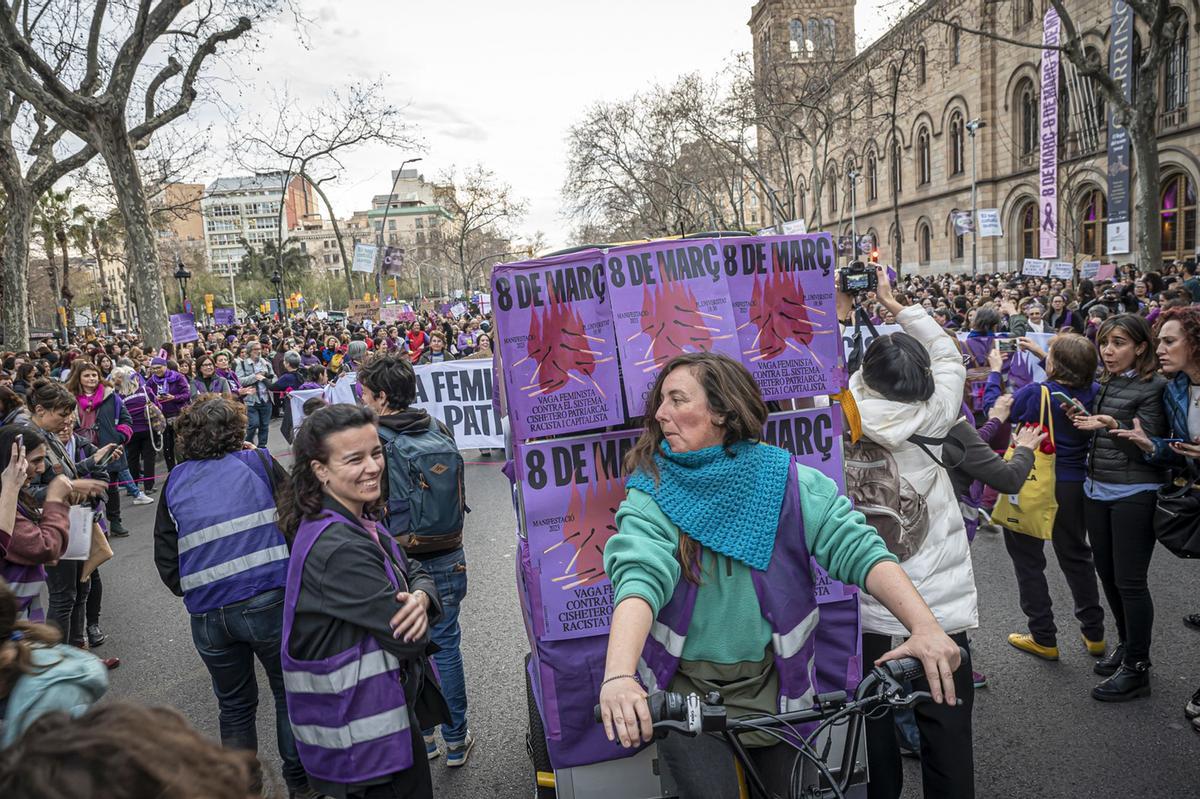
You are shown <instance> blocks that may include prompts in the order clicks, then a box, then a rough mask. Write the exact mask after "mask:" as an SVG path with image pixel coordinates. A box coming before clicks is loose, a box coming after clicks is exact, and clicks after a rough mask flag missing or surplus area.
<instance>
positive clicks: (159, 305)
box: [93, 118, 171, 349]
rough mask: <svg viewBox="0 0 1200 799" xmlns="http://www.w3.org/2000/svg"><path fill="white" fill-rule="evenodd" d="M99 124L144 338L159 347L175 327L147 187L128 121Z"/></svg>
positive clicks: (98, 141) (97, 140) (97, 131)
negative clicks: (136, 155) (123, 231)
mask: <svg viewBox="0 0 1200 799" xmlns="http://www.w3.org/2000/svg"><path fill="white" fill-rule="evenodd" d="M95 125H96V127H95V135H94V136H93V140H94V141H95V143H96V145H97V149H98V150H99V151H100V155H101V157H102V158H103V159H104V163H105V165H106V166H107V167H108V173H109V175H110V176H111V177H112V182H113V189H114V190H115V193H116V196H117V209H118V210H119V211H120V212H121V221H122V223H124V225H125V238H126V251H127V253H128V255H129V273H128V274H129V282H130V284H131V285H132V286H133V292H134V295H135V298H136V303H137V310H138V324H139V328H140V332H141V335H142V340H143V341H144V342H145V344H146V346H147V347H148V348H150V349H155V348H157V347H161V346H162V345H163V343H165V342H168V341H170V340H171V329H170V325H169V322H168V319H167V305H166V301H165V299H164V298H165V296H166V294H165V291H164V289H163V283H162V274H161V270H160V269H159V261H158V246H157V237H156V236H155V234H154V227H153V226H152V225H151V224H150V212H149V211H148V210H147V206H146V188H145V186H143V185H142V176H141V174H140V173H139V172H138V166H137V161H136V159H135V158H134V155H133V146H132V144H131V143H130V141H129V134H128V131H126V129H125V124H124V120H123V119H121V118H117V119H104V118H99V119H97V120H96V122H95Z"/></svg>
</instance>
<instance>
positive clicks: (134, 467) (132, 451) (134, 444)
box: [125, 430, 158, 491]
mask: <svg viewBox="0 0 1200 799" xmlns="http://www.w3.org/2000/svg"><path fill="white" fill-rule="evenodd" d="M152 435H154V434H153V433H151V432H150V431H149V430H139V431H138V432H136V433H134V434H133V438H131V439H129V443H128V444H127V445H126V446H125V451H126V452H127V453H128V455H129V473H130V474H132V475H133V479H134V480H135V481H138V482H137V486H138V488H140V489H141V490H142V491H149V490H151V489H153V488H154V459H155V458H156V457H157V455H158V453H157V452H155V451H154V444H153V442H152V441H151V436H152ZM143 481H144V482H143Z"/></svg>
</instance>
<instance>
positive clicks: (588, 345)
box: [492, 250, 625, 441]
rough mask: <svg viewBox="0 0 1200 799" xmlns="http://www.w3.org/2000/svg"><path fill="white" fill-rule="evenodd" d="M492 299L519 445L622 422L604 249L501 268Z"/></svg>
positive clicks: (493, 278)
mask: <svg viewBox="0 0 1200 799" xmlns="http://www.w3.org/2000/svg"><path fill="white" fill-rule="evenodd" d="M492 298H493V301H494V303H495V313H496V319H497V327H498V329H499V336H500V340H499V350H500V361H501V363H503V364H504V384H505V387H506V389H507V391H506V393H505V398H506V400H507V407H508V414H509V420H510V422H511V424H512V428H513V435H514V437H515V438H516V439H517V440H519V441H524V440H527V439H531V438H544V437H546V436H551V435H559V434H562V433H572V432H579V431H582V430H595V429H597V428H603V427H607V426H610V425H615V424H620V423H621V422H623V421H624V419H625V417H624V409H623V407H622V404H621V377H620V370H619V367H618V365H617V348H616V342H615V341H614V339H613V323H612V314H611V313H610V312H609V308H608V299H607V297H606V296H605V282H604V268H603V261H602V256H601V255H600V252H599V251H598V250H588V251H586V252H581V253H572V254H571V255H567V256H562V257H559V258H545V259H542V260H539V261H531V262H525V263H517V264H504V265H502V266H498V267H496V269H495V271H494V272H493V273H492Z"/></svg>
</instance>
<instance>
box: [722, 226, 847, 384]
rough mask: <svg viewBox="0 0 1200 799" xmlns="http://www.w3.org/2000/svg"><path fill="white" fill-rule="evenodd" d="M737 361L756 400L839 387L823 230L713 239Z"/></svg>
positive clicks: (828, 249) (831, 263) (829, 249)
mask: <svg viewBox="0 0 1200 799" xmlns="http://www.w3.org/2000/svg"><path fill="white" fill-rule="evenodd" d="M717 244H719V245H720V247H721V264H722V266H723V271H724V273H725V284H726V286H727V287H728V289H729V297H730V300H731V301H732V303H733V321H734V323H735V327H736V330H737V334H738V343H739V345H740V346H739V350H740V353H739V356H738V357H739V359H740V360H741V361H742V363H744V364H745V365H746V368H747V369H749V370H750V373H751V374H752V375H754V379H755V380H756V381H758V385H759V387H760V388H761V389H762V392H763V399H766V400H777V399H791V398H795V397H811V396H814V395H817V394H832V393H837V392H838V391H840V390H841V386H842V380H843V378H842V372H841V369H840V367H839V359H838V329H837V309H836V307H835V304H836V297H835V291H834V289H835V286H834V281H835V280H836V277H835V274H834V267H835V265H836V257H835V255H834V252H833V240H832V239H831V238H830V235H829V234H828V233H816V234H813V235H808V236H778V237H771V238H758V237H753V238H729V239H720V240H719V241H717Z"/></svg>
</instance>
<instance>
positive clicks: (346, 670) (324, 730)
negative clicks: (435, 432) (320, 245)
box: [279, 404, 449, 799]
mask: <svg viewBox="0 0 1200 799" xmlns="http://www.w3.org/2000/svg"><path fill="white" fill-rule="evenodd" d="M292 454H293V458H294V465H293V466H292V472H291V477H290V479H289V480H287V481H285V482H284V485H283V486H281V488H282V489H283V490H282V491H281V492H280V496H279V527H280V529H281V530H282V531H283V534H284V537H285V538H286V539H287V540H288V542H289V543H290V544H291V546H292V554H291V559H290V560H289V563H288V572H287V587H286V589H285V597H284V608H283V651H282V656H283V675H284V688H285V690H286V692H287V706H288V714H289V716H290V717H291V720H292V728H293V730H294V731H295V735H296V745H297V748H298V749H299V751H300V761H301V762H302V763H303V764H304V769H305V771H307V772H308V775H309V783H310V784H311V785H312V787H313V788H314V789H315V790H316V791H317V792H318V793H322V794H326V795H329V796H333V797H337V799H346V797H358V796H364V795H366V794H367V793H368V791H369V792H370V794H371V795H376V793H377V792H378V795H383V793H384V792H387V794H388V795H389V796H405V797H412V798H413V799H421V797H432V796H433V786H432V782H431V778H430V774H429V760H428V756H427V753H426V749H425V744H424V741H423V740H422V738H421V736H420V735H418V734H416V732H415V731H416V730H420V729H429V728H431V727H433V726H434V725H436V724H441V723H445V722H448V721H449V711H448V709H447V708H446V702H445V700H444V699H443V698H442V695H441V692H440V691H439V690H438V687H437V683H436V682H435V681H434V676H433V673H432V670H431V669H430V667H429V663H428V658H427V649H428V647H429V628H430V626H431V625H432V623H433V622H434V621H436V620H437V618H438V616H440V615H441V606H440V605H439V604H438V600H437V596H438V592H437V588H436V586H435V585H434V582H433V580H432V579H431V578H430V577H429V576H428V574H426V573H425V572H424V571H423V570H422V569H421V568H420V566H419V564H417V563H415V562H414V563H412V564H410V563H409V562H408V561H407V560H406V559H405V557H404V553H403V552H402V551H401V549H400V548H399V547H398V546H397V545H396V542H395V541H394V540H393V539H392V537H391V536H390V535H388V532H387V530H386V528H384V527H383V526H382V525H380V524H379V523H378V522H377V521H375V514H376V512H377V511H378V510H379V508H380V504H381V503H380V498H381V480H382V479H383V470H384V462H383V451H382V448H381V446H380V443H379V434H378V432H377V430H376V427H375V414H373V413H372V412H371V411H370V410H368V409H366V408H362V407H359V406H357V405H345V404H342V405H331V406H328V407H326V408H321V409H320V410H318V411H316V412H315V413H314V414H313V415H312V416H310V417H308V418H307V419H305V420H304V424H303V425H301V427H300V429H299V431H297V433H296V438H295V440H294V441H293V442H292ZM356 664H357V665H356ZM335 672H336V674H337V675H343V674H351V675H358V676H357V677H355V678H354V679H353V680H351V681H347V680H341V679H333V677H334V676H336V675H335V674H334V673H335ZM331 725H334V726H331ZM337 725H342V726H337ZM366 726H369V728H370V729H369V732H368V733H362V732H361V730H362V729H364V728H365V727H366ZM351 729H354V730H358V731H360V732H356V733H355V734H354V735H351V734H350V730H351ZM345 741H352V744H351V745H350V746H348V747H347V746H346V745H345V744H344V742H345Z"/></svg>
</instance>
